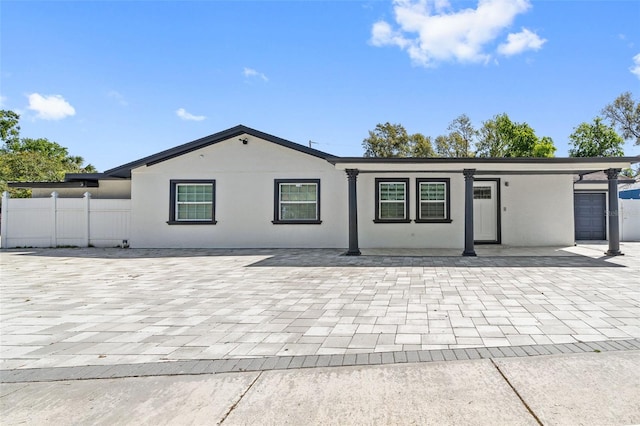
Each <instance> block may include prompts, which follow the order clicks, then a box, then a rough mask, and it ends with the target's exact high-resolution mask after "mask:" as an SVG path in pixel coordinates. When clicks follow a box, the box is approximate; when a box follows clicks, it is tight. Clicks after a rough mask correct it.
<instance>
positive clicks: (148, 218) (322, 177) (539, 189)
mask: <svg viewBox="0 0 640 426" xmlns="http://www.w3.org/2000/svg"><path fill="white" fill-rule="evenodd" d="M638 161H640V158H639V157H632V158H629V157H621V158H544V159H542V158H459V159H455V158H361V157H337V156H334V155H331V154H328V153H325V152H322V151H318V150H315V149H312V148H309V147H306V146H304V145H300V144H297V143H294V142H291V141H288V140H284V139H281V138H279V137H276V136H272V135H269V134H266V133H263V132H260V131H257V130H254V129H251V128H248V127H245V126H242V125H240V126H236V127H233V128H231V129H228V130H224V131H222V132H219V133H216V134H213V135H210V136H207V137H204V138H201V139H198V140H195V141H192V142H189V143H186V144H183V145H180V146H177V147H175V148H172V149H169V150H166V151H163V152H160V153H157V154H154V155H151V156H148V157H145V158H142V159H139V160H135V161H132V162H130V163H127V164H124V165H122V166H119V167H115V168H113V169H110V170H106V171H105V172H104V173H99V174H71V175H67V177H66V181H65V182H62V183H60V182H58V183H46V182H45V183H13V184H12V186H21V187H29V188H31V189H32V194H33V198H45V197H50V196H51V194H52V191H55V193H56V194H55V197H56V198H57V199H58V204H59V201H60V200H62V199H68V198H76V199H80V198H82V197H83V194H87V192H88V193H90V197H91V200H96V201H97V200H110V199H111V200H130V201H129V203H130V204H129V206H130V207H129V209H130V210H129V212H128V215H129V217H128V220H129V225H128V228H127V232H128V235H126V240H127V244H128V245H129V246H130V247H132V248H143V247H147V248H150V247H153V248H162V247H172V248H176V247H178V248H180V247H184V248H203V247H207V248H209V247H212V248H304V247H308V248H344V249H346V252H347V254H351V255H356V254H359V252H360V250H359V249H360V248H456V249H460V251H461V253H464V254H465V255H474V254H475V251H474V245H475V244H504V245H510V246H553V245H571V244H573V243H574V241H575V226H574V225H575V215H574V175H579V174H585V173H589V172H596V171H609V174H608V176H609V187H610V188H611V187H613V188H617V177H618V172H619V169H621V168H626V167H629V165H630V164H632V163H635V162H638ZM611 185H613V186H611ZM616 192H617V191H616ZM84 196H85V197H88V195H84ZM615 197H616V198H615V200H616V201H617V193H616V194H615ZM15 201H17V200H7V202H8V203H9V206H11V205H12V203H14V202H15ZM56 205H57V204H56ZM614 208H615V206H614V205H613V204H612V205H610V206H609V208H608V210H609V212H610V214H613V213H612V212H613V211H614ZM11 211H12V210H11V207H9V209H8V213H9V217H8V219H7V221H8V223H5V224H3V230H4V231H3V232H4V233H5V234H8V235H7V236H6V239H4V240H3V247H11V246H12V244H13V245H16V244H17V243H12V240H11V238H12V237H11V235H12V232H13V231H12V217H11ZM5 216H6V214H5ZM23 216H24V215H23ZM78 217H80V216H78ZM14 218H15V219H13V220H14V221H18V215H17V214H16V215H15V216H14ZM3 220H4V218H3ZM88 221H89V219H87V223H86V224H85V225H83V226H85V227H86V228H87V231H86V232H85V233H86V234H87V236H86V240H85V241H87V242H88V244H91V242H90V241H91V238H90V236H89V235H88V234H89V232H90V230H91V226H92V225H90V224H89V223H88ZM70 222H71V221H70ZM613 222H616V223H617V221H611V224H610V229H609V231H610V233H611V234H612V235H613V234H617V233H618V231H617V230H615V229H613V228H611V227H612V226H614V223H613ZM14 223H15V222H14ZM83 223H84V222H83ZM54 227H55V225H54ZM56 229H57V231H56V232H57V233H58V235H60V232H61V231H60V230H61V229H62V228H56ZM83 232H84V231H83ZM83 235H84V234H83ZM4 237H5V236H3V238H4ZM611 240H613V241H611ZM16 241H17V240H16ZM21 241H22V243H23V245H26V243H24V242H25V241H26V240H21ZM610 243H612V244H613V245H611V244H610V250H611V252H612V254H615V252H616V250H618V248H617V244H618V241H616V239H615V237H611V238H610ZM54 245H55V244H54Z"/></svg>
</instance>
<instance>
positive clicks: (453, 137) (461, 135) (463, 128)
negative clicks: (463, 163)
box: [435, 114, 478, 157]
mask: <svg viewBox="0 0 640 426" xmlns="http://www.w3.org/2000/svg"><path fill="white" fill-rule="evenodd" d="M447 130H448V131H449V133H448V134H447V135H440V136H438V137H436V141H435V143H436V152H437V154H438V155H439V156H441V157H473V156H475V154H474V153H473V146H474V140H475V137H476V135H477V134H478V131H477V130H476V129H475V128H474V127H473V125H472V124H471V119H470V118H469V117H468V116H467V115H466V114H462V115H460V116H459V117H457V118H456V119H454V120H453V121H452V122H451V123H449V126H448V127H447Z"/></svg>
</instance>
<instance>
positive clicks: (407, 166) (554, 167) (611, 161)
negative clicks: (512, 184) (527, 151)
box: [330, 157, 640, 175]
mask: <svg viewBox="0 0 640 426" xmlns="http://www.w3.org/2000/svg"><path fill="white" fill-rule="evenodd" d="M330 162H331V163H333V164H335V167H336V169H338V170H346V169H358V170H359V171H360V172H361V173H403V172H420V173H462V171H463V170H468V169H472V170H475V174H476V175H527V174H529V175H540V174H582V173H591V172H594V171H600V170H607V169H611V168H616V169H624V168H628V167H630V166H631V164H634V163H638V162H640V157H606V158H366V157H364V158H360V157H351V158H334V159H333V160H331V161H330Z"/></svg>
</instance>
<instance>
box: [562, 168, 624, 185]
mask: <svg viewBox="0 0 640 426" xmlns="http://www.w3.org/2000/svg"><path fill="white" fill-rule="evenodd" d="M573 180H574V182H575V183H578V184H579V183H585V184H586V183H607V182H608V181H609V179H608V178H607V174H606V173H605V172H604V171H602V170H600V171H597V172H591V173H582V174H579V175H575V176H574V177H573ZM618 183H635V179H633V178H630V177H627V176H625V175H618Z"/></svg>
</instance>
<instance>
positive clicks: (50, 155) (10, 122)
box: [0, 110, 96, 198]
mask: <svg viewBox="0 0 640 426" xmlns="http://www.w3.org/2000/svg"><path fill="white" fill-rule="evenodd" d="M19 117H20V116H19V115H18V114H16V113H15V112H13V111H4V110H3V111H0V128H1V129H2V133H1V135H0V136H1V137H2V141H3V143H4V144H3V146H2V148H0V192H4V191H7V190H8V191H9V192H10V194H11V196H12V197H14V198H20V197H29V196H30V191H27V190H21V189H18V188H9V187H8V184H7V183H8V182H59V181H63V180H64V175H65V174H66V173H95V172H96V169H95V167H93V166H92V165H91V164H87V165H86V166H84V165H83V163H84V160H83V158H82V157H79V156H72V155H69V152H68V150H67V148H65V147H63V146H61V145H59V144H58V143H56V142H52V141H50V140H48V139H45V138H37V139H32V138H20V133H19V130H20V127H19V126H18V123H19Z"/></svg>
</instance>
